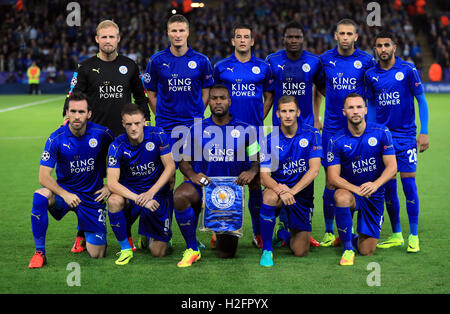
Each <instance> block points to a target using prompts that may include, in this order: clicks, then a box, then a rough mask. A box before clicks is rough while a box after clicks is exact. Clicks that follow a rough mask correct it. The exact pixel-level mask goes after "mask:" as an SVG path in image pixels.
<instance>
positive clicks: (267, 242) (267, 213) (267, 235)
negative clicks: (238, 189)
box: [260, 203, 276, 251]
mask: <svg viewBox="0 0 450 314" xmlns="http://www.w3.org/2000/svg"><path fill="white" fill-rule="evenodd" d="M275 209H276V207H275V206H269V205H266V204H264V203H263V204H262V206H261V213H260V219H261V220H260V226H261V238H262V241H263V250H267V251H272V234H273V228H274V227H275V219H276V218H275Z"/></svg>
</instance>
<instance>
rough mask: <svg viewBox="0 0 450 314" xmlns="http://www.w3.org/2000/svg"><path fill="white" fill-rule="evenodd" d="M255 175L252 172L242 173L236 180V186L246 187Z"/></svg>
mask: <svg viewBox="0 0 450 314" xmlns="http://www.w3.org/2000/svg"><path fill="white" fill-rule="evenodd" d="M255 176H256V173H254V172H252V171H243V172H242V173H241V174H240V175H239V177H238V178H237V179H236V184H237V185H246V184H249V183H250V182H252V180H253V179H254V178H255Z"/></svg>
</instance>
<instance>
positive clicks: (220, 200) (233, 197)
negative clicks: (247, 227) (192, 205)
mask: <svg viewBox="0 0 450 314" xmlns="http://www.w3.org/2000/svg"><path fill="white" fill-rule="evenodd" d="M210 179H211V182H210V184H208V185H206V186H204V187H203V206H202V209H203V211H202V214H203V217H202V219H201V221H202V225H201V227H200V231H209V232H211V231H213V232H215V233H229V234H233V235H235V236H238V237H241V236H242V235H243V233H242V229H243V221H244V214H243V213H244V204H245V202H244V187H243V186H239V185H237V184H236V179H237V178H236V177H210Z"/></svg>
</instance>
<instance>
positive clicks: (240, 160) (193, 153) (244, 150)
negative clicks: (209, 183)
mask: <svg viewBox="0 0 450 314" xmlns="http://www.w3.org/2000/svg"><path fill="white" fill-rule="evenodd" d="M258 151H259V144H258V142H257V135H256V128H255V127H253V126H250V125H249V124H247V123H245V122H241V121H238V120H237V119H235V118H234V117H233V118H231V120H230V122H229V123H228V124H227V125H220V126H219V125H216V124H215V123H214V121H213V120H212V118H211V117H209V118H207V119H204V120H202V121H201V122H199V123H195V124H194V125H193V126H192V127H191V129H190V132H189V135H188V136H187V137H186V139H185V144H184V146H183V156H185V157H184V158H185V159H187V160H190V161H191V162H192V168H193V170H194V171H195V172H197V173H199V172H202V173H204V174H206V175H207V176H212V177H220V176H227V177H229V176H232V177H234V176H236V177H237V176H239V175H240V174H241V172H243V171H246V170H248V169H249V165H250V163H249V162H250V161H251V159H250V158H251V157H252V156H253V157H256V153H257V152H258Z"/></svg>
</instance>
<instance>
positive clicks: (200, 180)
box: [189, 172, 211, 186]
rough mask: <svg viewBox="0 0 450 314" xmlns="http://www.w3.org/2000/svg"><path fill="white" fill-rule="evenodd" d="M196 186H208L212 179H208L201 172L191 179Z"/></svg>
mask: <svg viewBox="0 0 450 314" xmlns="http://www.w3.org/2000/svg"><path fill="white" fill-rule="evenodd" d="M189 179H190V180H191V181H192V182H193V183H194V184H197V185H200V186H206V185H208V184H209V183H210V182H211V179H210V178H208V176H207V175H205V174H203V173H201V172H199V173H197V174H196V175H195V176H194V177H192V178H189Z"/></svg>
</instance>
